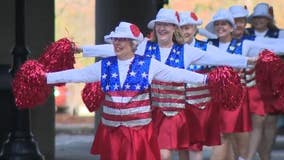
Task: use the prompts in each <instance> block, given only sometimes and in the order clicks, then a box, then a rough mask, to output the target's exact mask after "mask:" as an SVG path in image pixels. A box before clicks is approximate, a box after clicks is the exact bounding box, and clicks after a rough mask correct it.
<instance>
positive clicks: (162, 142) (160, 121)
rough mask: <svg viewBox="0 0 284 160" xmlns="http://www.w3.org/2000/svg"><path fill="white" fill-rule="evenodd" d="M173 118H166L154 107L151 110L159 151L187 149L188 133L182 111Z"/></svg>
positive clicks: (184, 113) (185, 117) (183, 111)
mask: <svg viewBox="0 0 284 160" xmlns="http://www.w3.org/2000/svg"><path fill="white" fill-rule="evenodd" d="M178 112H179V113H178V114H177V115H175V116H166V115H165V114H164V113H163V112H162V110H161V109H160V108H158V107H156V108H155V109H154V110H153V123H154V127H155V129H156V131H157V134H158V143H159V147H160V149H170V150H186V149H188V147H189V142H190V139H189V138H190V135H189V134H190V133H189V128H188V119H187V116H186V111H185V110H184V109H180V110H178Z"/></svg>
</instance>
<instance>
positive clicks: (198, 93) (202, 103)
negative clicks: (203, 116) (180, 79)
mask: <svg viewBox="0 0 284 160" xmlns="http://www.w3.org/2000/svg"><path fill="white" fill-rule="evenodd" d="M194 47H196V48H200V49H202V50H204V51H206V50H207V42H205V41H200V40H197V39H195V44H194ZM187 70H190V71H195V72H198V73H204V74H206V73H208V72H209V70H210V67H209V66H206V65H190V66H189V67H188V68H187ZM185 96H186V102H187V103H188V104H189V106H190V107H196V108H198V109H205V108H206V106H207V104H208V103H209V102H210V100H211V96H210V92H209V87H208V85H194V84H190V83H187V84H186V90H185Z"/></svg>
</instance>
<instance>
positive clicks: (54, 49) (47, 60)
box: [38, 38, 76, 72]
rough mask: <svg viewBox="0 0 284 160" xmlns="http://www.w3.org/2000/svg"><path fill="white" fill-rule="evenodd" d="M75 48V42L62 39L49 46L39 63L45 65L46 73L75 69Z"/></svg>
mask: <svg viewBox="0 0 284 160" xmlns="http://www.w3.org/2000/svg"><path fill="white" fill-rule="evenodd" d="M75 48H76V45H75V43H74V42H72V41H70V40H69V39H67V38H62V39H60V40H58V41H56V42H53V43H51V44H50V45H49V46H47V48H46V49H45V51H44V52H43V54H42V55H41V56H40V57H39V59H38V61H39V62H40V63H41V64H43V65H44V67H45V70H46V72H56V71H62V70H67V69H73V68H74V64H75V57H74V52H75Z"/></svg>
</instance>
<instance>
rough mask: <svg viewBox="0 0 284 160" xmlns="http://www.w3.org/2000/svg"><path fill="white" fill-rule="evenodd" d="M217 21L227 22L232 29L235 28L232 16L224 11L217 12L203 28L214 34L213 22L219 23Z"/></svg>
mask: <svg viewBox="0 0 284 160" xmlns="http://www.w3.org/2000/svg"><path fill="white" fill-rule="evenodd" d="M219 20H226V21H228V22H229V23H230V24H231V25H232V26H233V28H235V27H236V25H235V21H234V18H233V16H232V14H231V13H230V12H229V10H226V9H220V10H219V11H217V13H216V14H215V15H214V16H213V17H212V19H211V20H210V22H209V23H208V24H207V25H206V26H205V29H206V30H207V31H209V32H211V33H214V34H215V31H214V22H216V21H219Z"/></svg>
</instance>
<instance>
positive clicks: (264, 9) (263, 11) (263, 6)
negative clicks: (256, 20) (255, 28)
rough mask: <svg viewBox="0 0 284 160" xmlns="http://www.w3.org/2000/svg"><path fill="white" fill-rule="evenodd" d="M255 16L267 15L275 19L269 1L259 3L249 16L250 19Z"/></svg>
mask: <svg viewBox="0 0 284 160" xmlns="http://www.w3.org/2000/svg"><path fill="white" fill-rule="evenodd" d="M253 17H266V18H269V19H273V9H272V7H271V6H269V5H268V4H267V3H258V4H257V5H256V6H255V7H254V9H253V12H252V14H251V15H250V16H249V20H250V21H251V19H252V18H253Z"/></svg>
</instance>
